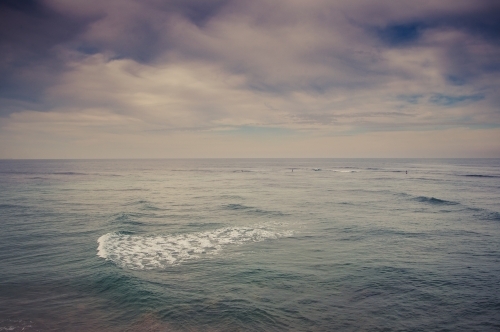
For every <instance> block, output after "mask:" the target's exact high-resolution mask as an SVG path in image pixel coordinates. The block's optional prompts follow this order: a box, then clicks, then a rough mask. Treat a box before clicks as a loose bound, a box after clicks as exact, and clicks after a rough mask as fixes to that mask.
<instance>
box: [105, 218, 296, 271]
mask: <svg viewBox="0 0 500 332" xmlns="http://www.w3.org/2000/svg"><path fill="white" fill-rule="evenodd" d="M290 235H292V232H291V231H281V232H279V231H276V230H272V229H266V228H264V227H224V228H219V229H215V230H211V231H205V232H197V233H186V234H174V235H172V234H171V235H151V236H140V235H130V234H123V233H119V232H118V233H107V234H104V235H102V236H101V237H100V238H99V239H98V240H97V242H98V243H99V246H98V247H97V255H98V256H99V257H102V258H104V259H106V260H109V261H112V262H113V263H115V264H116V265H118V266H120V267H123V268H127V269H133V270H151V269H162V268H165V267H166V266H168V265H178V264H181V263H182V262H185V261H187V260H191V259H197V258H201V257H203V256H209V255H216V254H218V253H220V252H221V251H222V250H223V249H224V248H225V247H227V246H229V245H241V244H243V243H246V242H259V241H263V240H268V239H277V238H280V237H286V236H290Z"/></svg>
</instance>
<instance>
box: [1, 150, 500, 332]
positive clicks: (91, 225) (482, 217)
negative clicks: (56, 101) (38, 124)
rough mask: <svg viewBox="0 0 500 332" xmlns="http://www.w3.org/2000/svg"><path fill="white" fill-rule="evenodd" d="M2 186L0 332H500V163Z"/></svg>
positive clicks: (254, 166) (75, 172) (55, 171)
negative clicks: (336, 331) (499, 331)
mask: <svg viewBox="0 0 500 332" xmlns="http://www.w3.org/2000/svg"><path fill="white" fill-rule="evenodd" d="M292 169H293V172H292ZM406 171H408V174H406ZM0 189H1V190H0V226H1V232H0V331H332V330H333V331H335V330H338V331H498V330H500V205H499V203H500V160H498V159H489V160H488V159H483V160H451V159H448V160H392V159H385V160H373V159H369V160H360V159H354V160H348V159H337V160H335V159H333V160H327V159H319V160H313V159H303V160H285V159H283V160H266V159H263V160H252V159H251V160H116V161H71V160H66V161H8V160H4V161H0Z"/></svg>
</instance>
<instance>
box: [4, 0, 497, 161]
mask: <svg viewBox="0 0 500 332" xmlns="http://www.w3.org/2000/svg"><path fill="white" fill-rule="evenodd" d="M0 7H1V11H0V12H1V13H2V14H0V15H1V17H0V18H2V20H0V22H1V23H0V37H1V38H0V50H2V52H0V54H1V55H0V71H1V74H2V75H1V78H0V88H1V89H0V128H1V129H2V130H3V131H4V132H9V133H11V134H12V133H14V132H16V133H18V134H16V135H17V136H16V135H14V134H12V135H14V136H16V137H21V136H19V135H20V133H22V132H23V131H24V130H28V127H26V125H21V124H22V123H24V124H25V123H26V121H27V119H31V120H30V121H32V122H30V123H36V122H37V121H43V123H44V126H45V128H53V129H51V130H50V131H47V132H45V133H44V134H43V135H45V136H46V135H49V136H50V135H53V136H54V137H60V138H63V137H66V136H65V135H70V133H71V132H75V133H76V132H78V133H81V134H82V135H84V134H85V133H88V135H90V133H92V135H96V133H99V135H105V134H106V133H108V134H110V135H115V136H113V137H122V138H123V141H130V140H131V137H132V136H134V135H139V133H141V134H140V135H145V136H148V135H149V136H151V137H153V136H154V137H158V135H173V134H172V133H178V134H175V135H181V134H180V133H183V134H182V135H181V136H183V137H184V139H185V141H186V142H188V141H189V142H194V141H196V140H195V139H194V137H201V136H204V135H209V136H210V135H212V136H210V137H213V138H214V139H215V137H219V136H217V135H220V134H221V133H225V134H224V135H225V137H227V135H229V133H230V134H231V135H232V136H231V137H233V139H235V140H236V137H240V136H241V135H243V136H241V137H247V138H248V137H249V136H252V137H254V138H255V139H257V137H259V136H262V137H264V136H265V137H267V140H268V141H272V140H273V139H276V140H278V141H279V140H280V139H281V138H279V137H282V136H283V133H286V135H288V136H293V137H296V138H297V139H299V138H300V139H301V140H304V142H305V141H308V140H307V139H306V137H309V138H311V139H312V138H313V137H340V136H343V135H348V136H351V135H360V137H365V138H366V137H368V136H366V135H369V133H391V132H405V131H408V132H420V131H432V132H433V131H440V130H441V131H442V132H443V133H445V132H448V133H449V132H451V131H449V130H453V129H457V130H458V129H459V128H474V129H475V130H476V131H474V132H475V133H479V131H477V130H482V129H484V130H486V129H485V128H489V129H488V130H494V128H499V127H500V112H499V106H500V99H499V98H500V97H498V96H497V95H498V93H497V91H498V88H499V87H500V81H499V77H500V75H499V70H500V61H499V60H498V59H500V43H499V42H500V39H499V37H498V36H500V33H498V32H499V27H500V25H499V23H498V20H496V19H495V17H498V15H499V14H500V5H497V4H496V2H495V1H487V0H481V1H471V0H453V1H451V0H445V1H439V2H436V1H421V2H418V3H414V2H411V1H398V2H396V3H395V2H394V1H388V0H387V1H378V2H377V3H376V4H375V3H373V2H372V1H368V0H357V1H352V0H350V1H347V0H341V1H335V2H331V1H323V0H314V1H308V2H304V1H284V0H283V1H282V0H276V1H263V0H256V1H251V2H248V1H241V0H216V1H208V2H207V1H201V0H186V1H180V0H179V1H178V0H171V1H159V0H144V1H135V0H120V1H116V0H110V1H97V0H88V1H63V0H45V1H26V2H22V3H20V2H17V1H1V2H0ZM42 113H43V114H45V115H42ZM44 116H46V117H44ZM57 119H64V121H63V122H57ZM89 119H99V120H96V123H97V122H99V121H100V122H101V123H102V125H96V124H92V123H91V122H89V121H90V120H89ZM51 121H52V122H51ZM49 122H51V123H53V124H58V125H57V126H63V127H64V128H66V129H67V130H65V131H61V130H56V129H55V128H56V127H57V126H56V125H55V126H51V125H49ZM23 128H24V129H23ZM71 128H73V129H74V131H72V129H71ZM497 130H498V129H497ZM35 132H37V131H35ZM50 133H52V134H50ZM132 133H136V134H132ZM264 133H266V134H265V135H264ZM273 133H274V134H275V135H274V136H273ZM40 135H42V134H40ZM130 135H132V136H130ZM189 135H192V136H189ZM200 135H201V136H200ZM213 135H215V136H213ZM239 135H240V136H239ZM245 135H246V136H245ZM280 135H281V136H280ZM339 135H340V136H339ZM388 135H389V134H388ZM478 135H479V134H478ZM481 135H482V134H481ZM481 135H479V136H481ZM14 136H12V137H14ZM134 137H136V136H134ZM188 137H191V138H188ZM204 137H205V136H204ZM206 137H208V136H206ZM374 137H376V136H374ZM415 137H416V136H415ZM481 137H483V136H481ZM484 137H486V136H484ZM205 139H207V140H208V138H205ZM242 139H243V138H242ZM10 141H12V140H10ZM142 141H144V142H146V141H147V139H146V140H142ZM361 141H362V140H359V141H357V140H355V139H351V140H350V141H349V142H351V143H352V144H361V143H360V142H361ZM255 142H258V140H256V141H255ZM356 142H358V143H356ZM116 144H118V143H116ZM186 144H187V143H186ZM255 144H258V143H255ZM363 144H364V143H363ZM47 149H50V147H47ZM361 150H362V149H361ZM361 150H359V151H361ZM493 150H494V149H493ZM493 150H491V151H493ZM9 151H10V150H9Z"/></svg>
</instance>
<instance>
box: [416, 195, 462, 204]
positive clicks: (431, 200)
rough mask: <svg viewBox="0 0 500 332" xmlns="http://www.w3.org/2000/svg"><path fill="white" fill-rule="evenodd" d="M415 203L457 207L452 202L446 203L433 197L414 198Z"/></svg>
mask: <svg viewBox="0 0 500 332" xmlns="http://www.w3.org/2000/svg"><path fill="white" fill-rule="evenodd" d="M415 200H416V201H418V202H422V203H429V204H435V205H457V204H458V203H457V202H452V201H446V200H444V199H439V198H435V197H425V196H419V197H417V198H415Z"/></svg>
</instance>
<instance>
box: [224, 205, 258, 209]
mask: <svg viewBox="0 0 500 332" xmlns="http://www.w3.org/2000/svg"><path fill="white" fill-rule="evenodd" d="M224 208H226V209H228V210H250V209H253V208H252V207H250V206H245V205H242V204H227V205H224Z"/></svg>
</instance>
